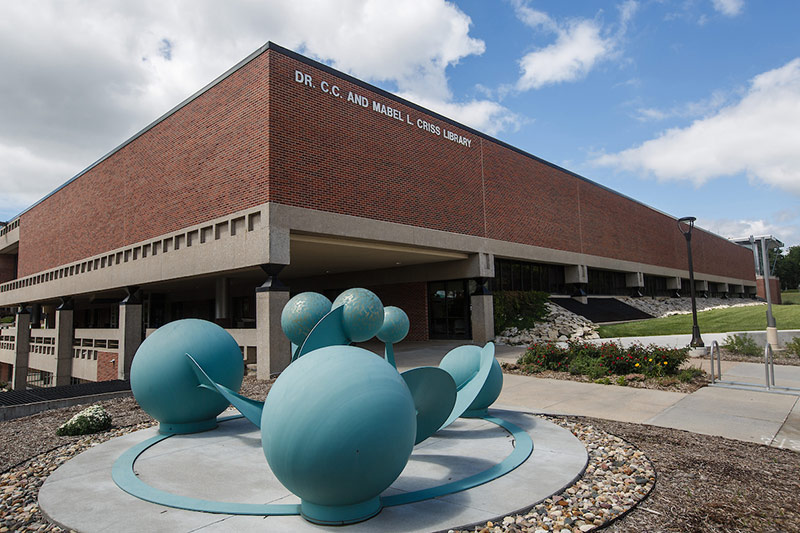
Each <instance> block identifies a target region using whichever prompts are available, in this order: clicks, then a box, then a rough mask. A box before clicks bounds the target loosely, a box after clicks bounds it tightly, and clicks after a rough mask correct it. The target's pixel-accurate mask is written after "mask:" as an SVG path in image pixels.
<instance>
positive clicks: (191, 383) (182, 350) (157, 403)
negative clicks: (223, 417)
mask: <svg viewBox="0 0 800 533" xmlns="http://www.w3.org/2000/svg"><path fill="white" fill-rule="evenodd" d="M187 353H188V354H190V355H191V356H192V357H193V358H194V359H195V360H196V361H197V362H198V364H199V365H200V366H201V367H203V370H205V371H206V373H207V374H208V375H209V377H210V378H211V379H212V380H213V381H215V382H217V383H220V384H222V385H225V386H226V387H228V388H229V389H232V390H234V391H238V390H239V388H240V387H241V386H242V378H243V377H244V364H243V361H242V352H241V351H240V350H239V345H238V344H237V343H236V341H235V340H234V339H233V337H231V335H230V334H229V333H228V332H227V331H225V330H224V329H223V328H221V327H220V326H218V325H216V324H214V323H212V322H207V321H205V320H197V319H186V320H177V321H175V322H170V323H169V324H166V325H165V326H162V327H160V328H158V329H157V330H156V331H155V332H154V333H152V334H151V335H150V336H149V337H147V339H145V341H144V342H143V343H142V344H141V346H139V349H138V350H137V351H136V355H135V356H134V358H133V363H132V364H131V390H132V391H133V395H134V397H135V398H136V401H137V402H139V405H140V406H141V407H142V409H144V410H145V412H147V414H149V415H150V416H152V417H153V418H155V419H156V420H158V421H159V422H160V424H161V425H160V431H161V432H162V433H191V432H194V431H202V430H205V429H211V428H214V427H216V417H217V415H218V414H220V413H221V412H222V411H224V410H225V408H226V407H228V401H227V400H226V399H225V398H223V397H222V396H220V395H219V394H218V393H217V392H216V391H212V390H208V389H206V388H200V387H198V383H199V382H198V378H197V375H196V374H195V372H194V370H193V368H192V363H191V361H190V360H189V359H188V358H187V357H186V355H185V354H187Z"/></svg>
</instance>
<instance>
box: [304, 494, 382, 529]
mask: <svg viewBox="0 0 800 533" xmlns="http://www.w3.org/2000/svg"><path fill="white" fill-rule="evenodd" d="M381 508H382V506H381V499H380V497H378V496H376V497H374V498H372V499H370V500H367V501H365V502H361V503H355V504H353V505H317V504H315V503H311V502H307V501H305V500H301V502H300V515H301V516H302V517H303V518H305V519H306V520H308V521H309V522H313V523H314V524H321V525H325V526H343V525H346V524H355V523H356V522H363V521H364V520H367V519H368V518H372V517H373V516H375V515H376V514H378V513H379V512H380V511H381Z"/></svg>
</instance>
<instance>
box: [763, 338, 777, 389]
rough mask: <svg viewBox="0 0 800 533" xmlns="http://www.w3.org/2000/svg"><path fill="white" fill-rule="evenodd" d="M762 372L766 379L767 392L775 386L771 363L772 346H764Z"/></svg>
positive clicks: (773, 364)
mask: <svg viewBox="0 0 800 533" xmlns="http://www.w3.org/2000/svg"><path fill="white" fill-rule="evenodd" d="M764 372H765V373H766V378H767V390H772V387H774V386H775V362H774V361H773V354H772V346H771V345H770V344H769V343H767V345H766V346H764Z"/></svg>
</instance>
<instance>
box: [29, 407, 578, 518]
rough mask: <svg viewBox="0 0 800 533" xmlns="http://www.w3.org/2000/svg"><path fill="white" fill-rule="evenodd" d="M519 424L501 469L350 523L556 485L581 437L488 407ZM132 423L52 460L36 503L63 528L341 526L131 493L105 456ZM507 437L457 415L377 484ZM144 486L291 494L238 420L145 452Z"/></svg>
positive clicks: (195, 492)
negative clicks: (505, 468) (518, 448)
mask: <svg viewBox="0 0 800 533" xmlns="http://www.w3.org/2000/svg"><path fill="white" fill-rule="evenodd" d="M492 415H493V416H497V417H499V418H503V419H505V420H508V421H509V422H511V423H513V424H515V425H517V426H519V427H520V428H522V429H523V430H525V431H527V432H528V434H529V435H530V436H531V438H532V440H533V443H534V450H533V453H532V454H531V456H530V457H529V458H528V460H527V461H525V462H524V463H523V464H522V465H520V466H519V467H518V468H517V469H515V470H513V471H512V472H510V473H509V474H506V475H505V476H503V477H501V478H498V479H495V480H494V481H491V482H489V483H486V484H484V485H480V486H478V487H475V488H472V489H470V490H466V491H462V492H458V493H454V494H449V495H447V496H443V497H440V498H434V499H432V500H426V501H422V502H418V503H413V504H408V505H399V506H395V507H386V508H384V509H383V510H382V511H381V512H380V513H379V514H378V515H377V516H376V517H374V518H372V519H370V520H368V521H366V522H362V523H360V524H354V525H350V526H344V529H346V530H348V531H350V530H352V531H374V530H384V531H408V532H410V531H436V530H442V529H444V530H447V529H450V528H455V527H461V526H468V525H471V524H476V523H483V522H485V521H486V520H489V519H492V518H497V517H501V516H505V515H508V514H512V513H514V512H515V511H518V510H520V509H525V508H527V507H530V506H531V505H533V504H535V503H537V502H538V501H540V500H542V499H544V498H547V497H548V496H550V495H552V494H554V493H558V492H560V491H561V490H562V489H564V488H566V487H567V486H569V485H570V484H571V483H572V482H573V481H574V480H575V479H576V478H577V477H579V476H580V475H581V473H582V472H583V469H584V468H585V466H586V463H587V460H588V455H587V453H586V449H585V448H584V446H583V444H582V443H581V442H580V441H579V440H578V439H577V438H576V437H575V436H574V435H572V433H570V432H569V431H568V430H566V429H563V428H561V427H559V426H557V425H555V424H553V423H551V422H548V421H545V420H542V419H540V418H537V417H534V416H532V415H530V414H527V413H520V412H516V411H504V410H492ZM155 433H156V430H155V428H153V429H148V430H144V431H139V432H136V433H132V434H129V435H125V436H123V437H119V438H116V439H113V440H111V441H108V442H105V443H103V444H100V445H98V446H96V447H94V448H92V449H90V450H87V451H85V452H84V453H82V454H80V455H78V456H77V457H75V458H73V459H71V460H70V461H68V462H66V463H65V464H64V465H62V466H61V467H59V468H58V469H57V470H56V471H55V472H53V474H52V475H51V476H50V477H49V478H48V479H47V481H45V483H44V485H43V486H42V488H41V489H40V491H39V506H40V508H41V510H42V512H43V513H44V514H45V515H46V516H48V517H49V518H50V519H51V520H52V521H54V522H56V523H57V524H59V525H60V526H62V527H65V528H67V529H73V530H75V531H80V532H86V533H89V532H94V531H98V532H99V531H118V532H126V531H131V532H134V531H136V532H139V531H165V532H184V531H185V532H188V531H204V532H205V531H208V532H211V531H320V530H336V531H342V529H343V528H342V527H324V526H318V525H314V524H311V523H309V522H306V521H305V520H304V519H303V518H301V517H299V516H267V517H262V516H232V515H221V514H210V513H200V512H193V511H184V510H180V509H174V508H170V507H163V506H160V505H156V504H152V503H148V502H145V501H142V500H139V499H137V498H135V497H133V496H130V495H129V494H127V493H125V492H124V491H122V490H121V489H119V488H118V487H117V486H116V485H115V484H114V482H113V481H112V479H111V467H112V465H113V463H114V461H115V460H116V459H117V458H118V457H119V456H120V455H121V454H122V453H123V452H125V451H126V450H127V449H128V448H130V447H131V446H133V445H134V444H136V443H138V442H141V441H143V440H145V439H147V438H150V437H152V436H153V435H155ZM513 446H514V441H513V439H512V438H511V437H510V435H509V434H508V433H507V432H506V431H505V430H504V429H502V428H500V427H498V426H496V425H494V424H492V423H490V422H486V421H484V420H480V419H459V420H458V421H456V422H455V423H454V424H453V425H452V426H450V427H448V428H447V429H445V430H443V431H440V432H438V433H437V434H435V435H434V436H433V437H431V438H429V439H428V440H426V441H424V442H422V443H420V444H419V445H417V446H416V447H415V448H414V453H413V454H412V456H411V460H410V461H409V463H408V465H407V466H406V468H405V470H404V471H403V473H402V474H401V476H400V477H399V478H398V479H397V480H396V481H395V483H394V484H393V485H392V486H391V487H390V488H389V489H387V490H386V492H384V494H383V495H384V496H386V495H391V494H399V493H402V492H408V491H414V490H419V489H424V488H427V487H432V486H436V485H440V484H442V483H446V482H450V481H454V480H458V479H463V478H465V477H467V476H470V475H472V474H475V473H478V472H481V471H483V470H486V469H487V468H489V467H490V466H492V465H494V464H497V463H499V462H500V461H502V460H503V459H504V458H505V457H506V456H508V454H509V453H511V451H512V449H513ZM135 471H136V474H137V475H138V476H139V478H140V479H141V480H142V481H144V482H145V483H148V484H149V485H151V486H153V487H155V488H158V489H161V490H165V491H169V492H171V493H174V494H180V495H183V496H189V497H195V498H202V499H207V500H218V501H229V502H239V503H299V499H298V498H297V497H296V496H294V495H292V494H291V493H290V492H289V491H288V490H286V489H285V488H284V487H283V486H282V485H281V484H280V483H279V482H278V481H277V479H276V478H275V477H274V476H273V475H272V473H271V472H270V470H269V467H268V465H267V463H266V460H265V459H264V455H263V452H262V450H261V439H260V432H259V430H258V429H257V428H255V427H254V426H253V425H252V424H250V423H249V422H247V421H246V420H244V419H238V420H232V421H229V422H225V423H223V424H221V425H220V426H219V428H218V429H216V430H214V431H208V432H205V433H197V434H193V435H182V436H174V437H171V438H169V439H167V440H165V441H163V442H161V443H159V444H158V445H156V446H153V447H152V448H150V449H148V450H147V451H146V452H144V453H143V454H142V455H141V456H140V457H139V459H138V460H137V461H136V464H135Z"/></svg>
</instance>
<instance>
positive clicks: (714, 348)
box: [711, 341, 722, 384]
mask: <svg viewBox="0 0 800 533" xmlns="http://www.w3.org/2000/svg"><path fill="white" fill-rule="evenodd" d="M714 352H716V353H717V360H718V361H719V360H720V359H722V356H720V354H719V343H718V342H717V341H714V342H712V343H711V383H712V384H713V383H715V382H716V379H715V378H714ZM717 364H718V366H717V371H718V373H719V379H722V363H719V362H718V363H717Z"/></svg>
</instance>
